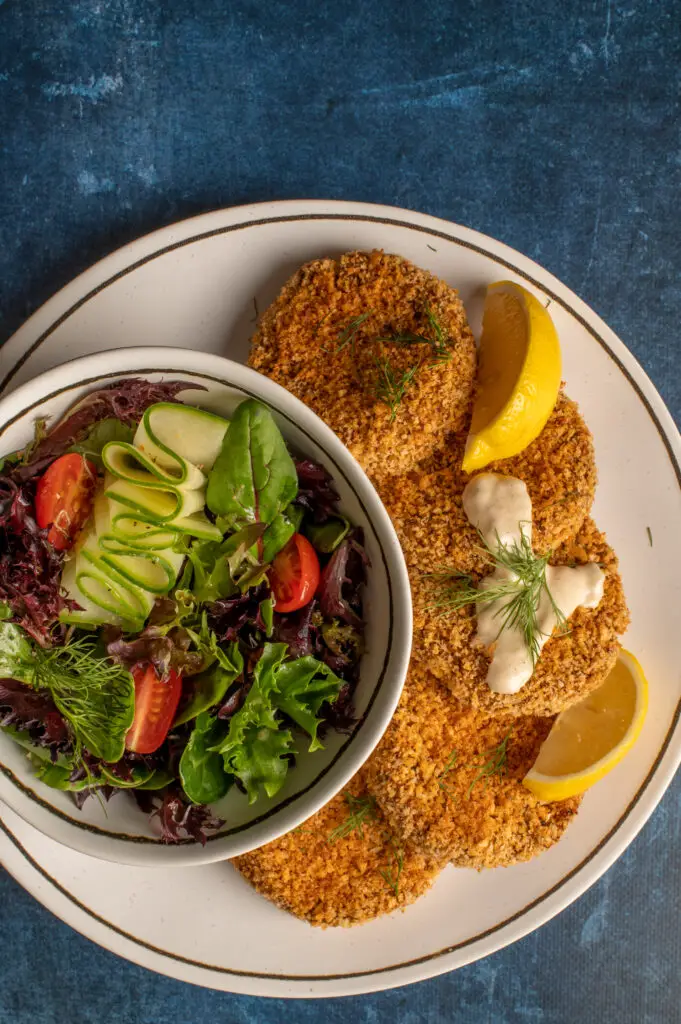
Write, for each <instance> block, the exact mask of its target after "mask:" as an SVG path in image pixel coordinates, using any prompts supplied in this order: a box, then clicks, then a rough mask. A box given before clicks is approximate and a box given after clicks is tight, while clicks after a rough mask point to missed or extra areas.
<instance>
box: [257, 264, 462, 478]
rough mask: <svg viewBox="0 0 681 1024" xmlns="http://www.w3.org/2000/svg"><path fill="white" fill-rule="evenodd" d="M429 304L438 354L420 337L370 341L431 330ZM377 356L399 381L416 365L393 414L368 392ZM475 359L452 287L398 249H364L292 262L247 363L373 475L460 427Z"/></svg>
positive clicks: (401, 464)
mask: <svg viewBox="0 0 681 1024" xmlns="http://www.w3.org/2000/svg"><path fill="white" fill-rule="evenodd" d="M428 310H430V311H431V312H432V314H433V315H434V316H435V317H436V319H437V321H438V323H439V325H440V326H441V328H442V331H443V333H444V335H445V336H446V337H447V338H448V350H449V352H450V354H451V358H450V359H448V360H447V361H438V360H437V359H436V358H435V357H434V352H433V349H432V348H431V346H429V345H427V344H408V345H402V346H400V345H398V344H396V343H394V342H391V341H383V342H378V341H377V339H379V338H387V337H390V336H393V335H395V334H405V333H406V332H411V333H412V334H419V335H424V336H427V337H428V336H432V334H433V331H432V327H431V325H430V324H429V321H428V315H427V311H428ZM353 325H354V326H353ZM385 357H387V358H389V361H390V364H391V366H392V368H393V370H394V373H395V376H396V377H397V378H398V379H399V377H400V376H401V374H402V373H405V372H408V371H409V370H411V369H412V368H413V367H414V366H415V365H416V364H419V370H418V372H417V374H416V376H415V378H414V380H413V382H412V383H411V385H410V386H408V387H407V389H406V391H405V393H404V397H403V399H402V400H401V402H400V403H399V405H398V406H397V408H396V410H395V416H394V419H391V410H390V408H389V407H388V405H386V404H384V402H382V401H379V400H377V398H376V384H377V380H378V370H377V367H376V359H377V358H385ZM476 359H477V357H476V351H475V341H474V339H473V335H472V333H471V330H470V328H469V326H468V321H467V319H466V313H465V310H464V308H463V305H462V303H461V300H460V299H459V296H458V293H457V292H456V290H455V289H454V288H451V287H450V286H449V285H447V284H445V282H444V281H441V280H439V279H438V278H437V277H435V276H434V275H433V274H431V273H429V272H428V271H426V270H421V269H420V268H419V267H416V266H414V264H413V263H410V262H409V261H408V260H405V259H403V258H402V257H401V256H393V255H390V254H387V253H383V252H380V251H373V252H351V253H347V254H345V255H344V256H341V257H340V259H339V260H332V259H322V260H315V261H313V262H312V263H307V264H305V265H304V266H303V267H301V268H300V270H298V272H297V273H296V274H295V275H294V276H293V277H292V278H291V280H290V281H288V283H287V284H286V285H285V286H284V288H283V290H282V292H281V294H280V295H279V297H278V298H277V299H276V301H275V302H274V303H273V304H272V305H271V306H270V307H269V309H267V311H266V312H265V313H264V314H263V316H262V318H261V320H260V323H259V324H258V327H257V330H256V332H255V334H254V336H253V338H252V340H251V352H250V356H249V365H250V366H252V367H254V368H255V369H256V370H259V371H260V372H261V373H264V374H266V375H267V376H268V377H271V378H272V379H273V380H275V381H277V383H279V384H282V385H283V386H284V387H285V388H287V389H288V390H289V391H290V392H291V393H292V394H294V395H296V397H297V398H300V399H301V400H302V401H303V402H305V404H306V405H308V406H309V407H310V408H311V409H313V410H314V411H315V412H316V413H317V414H318V415H319V416H321V418H322V419H323V420H324V421H325V423H327V424H328V426H330V427H331V429H332V430H334V431H335V432H336V434H337V435H338V436H339V438H340V439H341V441H342V442H343V443H344V444H345V445H346V446H347V447H348V448H349V449H350V451H351V452H352V454H353V455H354V456H355V458H356V459H357V460H358V462H359V463H360V464H361V465H362V467H363V468H364V469H365V470H366V472H367V473H368V474H369V475H370V476H371V477H372V478H373V479H374V480H379V479H381V478H382V477H384V476H385V475H386V474H389V473H402V472H405V471H406V470H408V469H411V468H413V467H414V466H415V465H416V464H417V463H418V462H420V461H421V460H423V459H425V458H427V456H428V455H430V454H431V453H432V452H433V450H434V449H435V448H436V447H437V446H438V444H439V443H440V442H441V440H442V438H443V436H444V435H445V434H446V433H448V432H451V431H460V430H463V429H464V428H465V427H466V424H467V422H468V418H469V414H470V408H471V402H472V395H473V389H474V385H475V375H476Z"/></svg>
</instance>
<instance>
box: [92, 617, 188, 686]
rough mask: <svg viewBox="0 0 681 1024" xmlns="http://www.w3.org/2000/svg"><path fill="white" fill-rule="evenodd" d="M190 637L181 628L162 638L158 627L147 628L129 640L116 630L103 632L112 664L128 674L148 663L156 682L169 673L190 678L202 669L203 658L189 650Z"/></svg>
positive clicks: (162, 634) (162, 635)
mask: <svg viewBox="0 0 681 1024" xmlns="http://www.w3.org/2000/svg"><path fill="white" fill-rule="evenodd" d="M190 643H191V638H190V636H189V634H188V633H187V632H186V630H184V629H182V627H181V626H178V627H174V628H173V629H171V630H170V631H169V632H168V633H167V634H166V635H164V633H163V629H162V627H161V626H147V627H146V629H145V630H144V631H143V632H142V633H140V634H139V636H137V637H135V638H134V639H133V640H125V639H123V636H122V634H121V633H120V630H116V631H113V630H110V631H107V633H106V652H107V654H108V655H109V657H110V658H111V660H112V661H115V662H117V663H118V664H119V665H124V666H125V668H127V669H129V670H130V671H131V672H132V671H133V670H134V669H135V667H136V666H137V665H142V664H149V663H151V664H152V665H153V666H154V668H155V669H156V672H157V673H158V676H159V678H160V679H167V677H168V675H169V673H170V672H171V671H173V670H174V671H175V672H181V673H185V674H187V675H191V674H193V673H194V672H200V671H201V669H202V667H203V661H204V658H203V655H202V654H200V653H199V651H190V650H189V645H190Z"/></svg>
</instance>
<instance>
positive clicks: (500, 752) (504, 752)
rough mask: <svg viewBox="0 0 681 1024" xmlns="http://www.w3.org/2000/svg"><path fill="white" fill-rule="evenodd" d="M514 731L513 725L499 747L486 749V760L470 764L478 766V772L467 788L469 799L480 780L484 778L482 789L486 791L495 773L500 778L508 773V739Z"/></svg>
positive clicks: (467, 797) (484, 755)
mask: <svg viewBox="0 0 681 1024" xmlns="http://www.w3.org/2000/svg"><path fill="white" fill-rule="evenodd" d="M512 732H513V726H511V728H510V729H509V730H508V732H507V733H506V735H505V736H504V738H503V740H502V741H501V743H500V744H499V745H498V746H497V747H492V748H491V749H490V750H486V751H485V753H484V754H483V757H485V758H486V760H485V761H482V762H481V763H480V764H474V765H470V767H471V768H477V774H476V776H475V778H474V779H473V781H472V782H471V784H470V786H469V787H468V789H467V790H466V799H467V800H470V798H471V791H472V790H473V787H474V786H475V785H476V784H477V783H478V782H482V781H483V780H484V785H483V790H482V791H483V793H484V792H485V790H486V789H487V783H488V782H489V780H490V779H491V778H492V777H493V776H494V775H498V776H499V777H500V778H503V777H504V775H505V774H506V772H507V770H508V769H507V765H506V761H507V758H508V740H509V737H510V735H511V733H512Z"/></svg>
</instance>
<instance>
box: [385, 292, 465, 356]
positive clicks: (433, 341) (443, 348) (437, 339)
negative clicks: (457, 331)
mask: <svg viewBox="0 0 681 1024" xmlns="http://www.w3.org/2000/svg"><path fill="white" fill-rule="evenodd" d="M424 312H425V314H426V318H427V320H428V326H429V327H430V331H431V335H432V336H430V337H429V336H428V335H427V334H416V333H415V332H414V331H401V332H400V331H398V332H396V333H395V334H390V335H386V336H385V337H381V338H376V341H378V342H392V343H393V344H394V345H403V346H407V345H428V346H429V347H430V348H431V349H432V351H433V358H434V363H433V365H434V364H435V363H447V362H449V360H450V359H451V358H452V350H451V348H450V345H449V338H448V337H447V336H446V334H445V332H444V331H443V329H442V326H441V325H440V321H439V320H438V319H437V317H436V316H435V314H434V313H433V311H432V309H431V308H430V306H429V305H426V306H425V307H424Z"/></svg>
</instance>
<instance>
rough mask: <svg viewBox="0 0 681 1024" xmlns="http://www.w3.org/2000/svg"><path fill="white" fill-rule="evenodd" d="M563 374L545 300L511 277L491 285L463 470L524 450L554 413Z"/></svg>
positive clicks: (479, 467) (553, 328)
mask: <svg viewBox="0 0 681 1024" xmlns="http://www.w3.org/2000/svg"><path fill="white" fill-rule="evenodd" d="M560 377H561V359H560V343H559V341H558V335H557V333H556V328H555V327H554V325H553V321H552V319H551V317H550V316H549V314H548V312H547V311H546V309H545V308H544V306H543V305H542V304H541V302H539V300H538V299H536V298H535V296H534V295H532V293H531V292H528V291H527V289H525V288H523V287H522V286H521V285H518V284H513V282H511V281H499V282H498V283H497V284H492V285H490V286H489V287H488V289H487V297H486V299H485V309H484V313H483V318H482V337H481V339H480V352H479V367H478V390H477V395H476V399H475V404H474V406H473V418H472V421H471V429H470V434H469V436H468V441H467V442H466V452H465V454H464V459H463V469H464V470H465V471H466V472H467V473H472V472H473V471H475V470H478V469H482V468H483V467H484V466H487V465H488V464H489V463H490V462H494V461H495V460H496V459H507V458H510V457H511V456H512V455H517V454H518V453H519V452H522V451H524V449H525V448H527V446H528V445H529V444H530V443H531V442H532V441H534V439H535V438H536V437H538V435H539V434H540V433H541V431H542V430H543V428H544V425H545V424H546V421H547V420H548V418H549V416H550V415H551V412H552V411H553V407H554V406H555V404H556V399H557V398H558V389H559V388H560Z"/></svg>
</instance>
